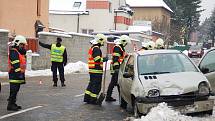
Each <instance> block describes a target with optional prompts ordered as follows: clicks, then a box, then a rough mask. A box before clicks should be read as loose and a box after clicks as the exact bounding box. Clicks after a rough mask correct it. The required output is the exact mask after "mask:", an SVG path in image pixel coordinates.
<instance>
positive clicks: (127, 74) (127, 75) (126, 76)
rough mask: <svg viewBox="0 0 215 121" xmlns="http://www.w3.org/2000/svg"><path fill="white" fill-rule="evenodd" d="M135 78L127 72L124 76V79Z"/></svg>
mask: <svg viewBox="0 0 215 121" xmlns="http://www.w3.org/2000/svg"><path fill="white" fill-rule="evenodd" d="M133 76H134V75H133V74H131V73H128V72H125V73H124V74H123V77H124V78H131V77H133Z"/></svg>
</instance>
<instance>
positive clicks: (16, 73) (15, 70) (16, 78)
mask: <svg viewBox="0 0 215 121" xmlns="http://www.w3.org/2000/svg"><path fill="white" fill-rule="evenodd" d="M14 48H15V49H16V50H17V51H18V52H17V51H16V50H15V49H14ZM19 54H21V55H26V50H25V49H19V48H18V47H12V48H11V49H10V50H9V56H8V62H9V63H10V64H9V65H10V66H9V81H10V83H18V84H24V83H25V73H24V72H22V71H21V69H20V68H21V67H20V66H21V64H20V58H19Z"/></svg>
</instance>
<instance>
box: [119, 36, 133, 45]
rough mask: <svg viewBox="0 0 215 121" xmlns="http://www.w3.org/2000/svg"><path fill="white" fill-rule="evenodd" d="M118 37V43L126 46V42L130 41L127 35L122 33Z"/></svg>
mask: <svg viewBox="0 0 215 121" xmlns="http://www.w3.org/2000/svg"><path fill="white" fill-rule="evenodd" d="M119 39H120V44H122V45H123V46H126V45H127V43H131V39H130V37H129V36H127V35H122V36H121V37H120V38H119Z"/></svg>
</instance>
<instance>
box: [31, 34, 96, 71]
mask: <svg viewBox="0 0 215 121" xmlns="http://www.w3.org/2000/svg"><path fill="white" fill-rule="evenodd" d="M56 38H57V36H55V35H44V34H42V35H40V36H39V41H41V42H43V43H47V44H52V43H56ZM62 39H63V42H62V45H64V46H65V47H66V50H67V54H68V63H70V62H77V61H82V62H85V63H87V57H88V49H89V47H90V43H89V41H90V40H92V39H93V38H92V37H90V36H81V35H72V37H71V38H69V37H62ZM39 54H40V56H34V57H33V59H32V69H33V70H35V69H44V68H50V66H51V61H50V50H48V49H45V48H42V47H39Z"/></svg>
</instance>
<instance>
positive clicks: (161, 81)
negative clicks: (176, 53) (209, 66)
mask: <svg viewBox="0 0 215 121" xmlns="http://www.w3.org/2000/svg"><path fill="white" fill-rule="evenodd" d="M145 76H148V77H149V76H156V78H157V79H156V78H153V79H145ZM140 80H141V82H142V85H143V88H144V91H145V92H146V93H147V92H148V91H149V90H151V89H158V90H160V95H180V94H185V93H189V92H193V91H197V90H198V85H199V83H200V82H202V81H206V82H208V81H207V79H206V77H205V76H204V75H203V74H202V73H200V72H180V73H170V74H158V75H141V76H140Z"/></svg>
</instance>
